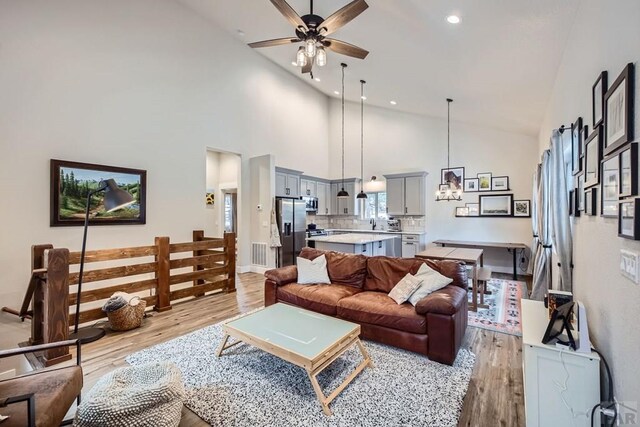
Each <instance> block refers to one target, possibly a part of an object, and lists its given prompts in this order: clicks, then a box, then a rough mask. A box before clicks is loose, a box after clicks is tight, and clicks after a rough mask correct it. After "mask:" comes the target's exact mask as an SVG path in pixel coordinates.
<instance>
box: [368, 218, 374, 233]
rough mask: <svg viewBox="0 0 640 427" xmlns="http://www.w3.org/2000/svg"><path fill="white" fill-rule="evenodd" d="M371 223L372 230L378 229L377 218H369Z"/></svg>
mask: <svg viewBox="0 0 640 427" xmlns="http://www.w3.org/2000/svg"><path fill="white" fill-rule="evenodd" d="M369 224H371V229H372V230H375V229H376V220H375V219H373V218H371V219H370V220H369Z"/></svg>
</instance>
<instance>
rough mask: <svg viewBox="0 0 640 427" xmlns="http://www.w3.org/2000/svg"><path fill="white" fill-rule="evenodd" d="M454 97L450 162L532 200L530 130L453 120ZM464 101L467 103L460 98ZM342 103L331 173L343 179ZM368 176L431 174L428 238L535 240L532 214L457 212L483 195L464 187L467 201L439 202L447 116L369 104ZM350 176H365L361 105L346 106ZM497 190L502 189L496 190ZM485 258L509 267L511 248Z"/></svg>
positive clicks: (335, 120)
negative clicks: (499, 180) (504, 180)
mask: <svg viewBox="0 0 640 427" xmlns="http://www.w3.org/2000/svg"><path fill="white" fill-rule="evenodd" d="M456 102H457V101H456V100H454V102H453V104H452V106H451V116H452V122H451V166H452V167H456V166H463V167H465V173H466V176H467V177H475V176H476V174H477V173H479V172H492V173H493V174H494V175H495V176H498V175H508V176H509V183H510V186H511V188H512V190H513V191H512V192H513V194H514V198H515V199H530V198H531V188H532V172H531V171H532V170H533V167H534V165H535V164H536V158H537V151H538V148H537V141H536V138H535V137H533V136H528V135H520V134H515V133H509V132H504V131H500V130H495V129H492V128H489V127H478V126H474V125H468V124H465V123H458V122H456V121H454V120H453V119H454V118H455V109H456ZM461 102H462V101H461ZM442 107H443V109H446V101H445V100H444V99H443V100H442ZM340 114H341V106H340V101H339V100H333V101H332V102H331V104H330V115H331V138H330V158H331V160H332V162H331V163H330V177H331V178H339V177H340V174H341V171H340V167H341V165H340V155H341V153H340V150H341V139H340V138H341V137H340V130H341V126H340V123H341V118H340ZM364 135H365V139H364V144H365V158H364V177H365V180H367V179H369V178H370V177H371V176H372V175H376V176H377V177H378V179H384V178H383V176H382V175H384V174H390V173H397V172H406V171H417V170H424V171H427V172H428V173H429V175H428V176H427V187H428V194H429V197H428V198H427V216H426V232H427V240H428V241H433V240H436V239H440V238H446V239H458V240H478V241H481V240H487V241H505V242H522V243H526V244H527V245H528V244H530V242H531V235H532V233H531V220H530V219H529V218H502V219H497V218H456V217H455V207H456V206H464V203H477V202H478V193H467V194H464V196H463V201H462V202H436V201H435V196H433V197H431V195H432V194H435V191H436V190H437V189H438V184H439V183H440V169H442V168H446V165H447V121H446V119H444V120H443V119H439V118H432V117H425V116H420V115H415V114H408V113H403V112H397V111H393V110H391V109H385V108H377V107H370V106H366V105H365V125H364ZM345 175H346V176H348V177H351V176H358V177H359V176H360V105H359V104H353V103H347V104H346V109H345ZM495 194H497V193H495ZM485 253H486V256H485V262H486V263H487V264H488V265H491V266H493V267H496V269H497V270H500V271H505V272H510V271H511V268H512V267H511V266H512V261H511V257H510V255H509V254H508V253H507V251H506V250H500V251H498V250H487V251H485Z"/></svg>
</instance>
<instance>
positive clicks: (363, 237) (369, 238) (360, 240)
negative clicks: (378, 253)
mask: <svg viewBox="0 0 640 427" xmlns="http://www.w3.org/2000/svg"><path fill="white" fill-rule="evenodd" d="M398 238H399V237H398V236H393V235H389V233H387V234H386V235H385V234H368V235H367V234H361V233H360V234H357V233H346V234H337V235H335V236H316V237H309V238H307V240H308V241H314V242H327V243H343V244H347V245H366V244H367V243H373V242H380V241H382V240H392V239H398Z"/></svg>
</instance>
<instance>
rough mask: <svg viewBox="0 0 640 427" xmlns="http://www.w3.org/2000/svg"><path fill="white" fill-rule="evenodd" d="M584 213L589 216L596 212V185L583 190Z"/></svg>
mask: <svg viewBox="0 0 640 427" xmlns="http://www.w3.org/2000/svg"><path fill="white" fill-rule="evenodd" d="M584 214H585V215H589V216H594V215H597V214H598V187H591V188H588V189H586V190H584Z"/></svg>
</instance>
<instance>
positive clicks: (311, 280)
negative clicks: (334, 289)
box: [297, 255, 331, 285]
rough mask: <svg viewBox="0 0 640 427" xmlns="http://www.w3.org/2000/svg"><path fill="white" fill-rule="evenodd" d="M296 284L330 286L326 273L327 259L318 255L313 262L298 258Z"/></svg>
mask: <svg viewBox="0 0 640 427" xmlns="http://www.w3.org/2000/svg"><path fill="white" fill-rule="evenodd" d="M297 264H298V283H299V284H301V285H309V284H314V285H315V284H330V283H331V280H329V273H327V258H326V257H325V256H324V255H320V256H319V257H318V258H316V259H314V260H313V261H311V260H308V259H306V258H300V257H298V260H297Z"/></svg>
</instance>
